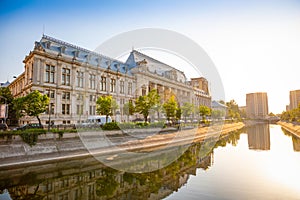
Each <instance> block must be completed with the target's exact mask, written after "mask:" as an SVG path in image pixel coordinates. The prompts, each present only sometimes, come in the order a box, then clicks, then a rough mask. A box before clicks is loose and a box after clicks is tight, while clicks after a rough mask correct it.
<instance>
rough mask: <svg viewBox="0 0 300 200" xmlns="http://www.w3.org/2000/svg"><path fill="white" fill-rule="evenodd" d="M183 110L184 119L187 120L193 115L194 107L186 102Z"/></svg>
mask: <svg viewBox="0 0 300 200" xmlns="http://www.w3.org/2000/svg"><path fill="white" fill-rule="evenodd" d="M181 110H182V115H183V116H184V118H185V120H186V118H187V117H189V116H190V115H191V114H192V113H193V110H194V105H193V104H191V103H189V102H185V103H184V104H183V106H182V107H181Z"/></svg>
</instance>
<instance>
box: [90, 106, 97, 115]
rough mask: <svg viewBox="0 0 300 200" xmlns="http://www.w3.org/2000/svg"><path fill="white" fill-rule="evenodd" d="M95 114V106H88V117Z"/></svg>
mask: <svg viewBox="0 0 300 200" xmlns="http://www.w3.org/2000/svg"><path fill="white" fill-rule="evenodd" d="M95 114H96V106H90V115H95Z"/></svg>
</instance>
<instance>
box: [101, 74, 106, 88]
mask: <svg viewBox="0 0 300 200" xmlns="http://www.w3.org/2000/svg"><path fill="white" fill-rule="evenodd" d="M100 84H101V85H100V90H101V91H106V77H105V76H101V83H100Z"/></svg>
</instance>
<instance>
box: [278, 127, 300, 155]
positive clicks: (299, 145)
mask: <svg viewBox="0 0 300 200" xmlns="http://www.w3.org/2000/svg"><path fill="white" fill-rule="evenodd" d="M281 130H282V132H283V133H284V134H285V135H287V136H289V137H291V138H292V141H293V149H294V151H298V152H299V151H300V138H299V137H296V136H294V135H293V134H291V133H290V132H288V131H286V130H285V129H283V128H281Z"/></svg>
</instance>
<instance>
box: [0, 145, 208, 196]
mask: <svg viewBox="0 0 300 200" xmlns="http://www.w3.org/2000/svg"><path fill="white" fill-rule="evenodd" d="M200 147H201V145H200V144H195V145H192V146H191V147H189V149H188V150H187V151H186V152H185V153H184V154H183V155H182V156H181V157H180V158H178V160H177V161H176V162H173V163H172V164H170V165H169V166H167V167H165V168H163V169H160V170H157V171H154V172H149V173H142V174H132V173H126V172H121V171H117V170H114V169H111V168H108V167H106V166H103V165H101V164H100V163H99V161H97V160H95V159H94V158H85V159H80V160H73V161H65V162H59V163H50V164H44V165H38V166H28V167H24V168H16V169H5V170H1V171H0V192H1V191H4V189H8V192H9V193H10V196H11V198H12V199H20V198H21V199H32V198H34V199H48V200H54V199H62V200H65V199H111V198H113V199H161V198H164V197H166V196H168V195H169V194H171V193H172V192H173V191H177V190H178V189H179V188H180V187H182V186H183V185H184V184H186V182H187V181H188V179H189V176H190V175H191V174H192V175H195V174H196V170H197V169H198V168H202V169H204V170H207V169H208V168H209V167H210V166H211V165H212V163H213V151H212V152H211V153H210V154H209V155H206V156H201V153H200Z"/></svg>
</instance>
